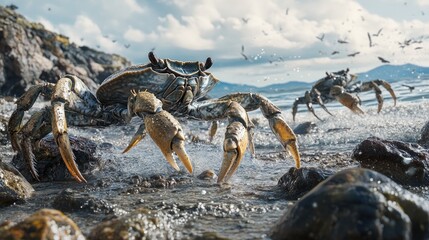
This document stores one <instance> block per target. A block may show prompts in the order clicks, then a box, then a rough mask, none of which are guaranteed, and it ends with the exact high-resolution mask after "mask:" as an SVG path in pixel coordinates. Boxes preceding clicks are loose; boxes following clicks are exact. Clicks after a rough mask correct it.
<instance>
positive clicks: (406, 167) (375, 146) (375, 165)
mask: <svg viewBox="0 0 429 240" xmlns="http://www.w3.org/2000/svg"><path fill="white" fill-rule="evenodd" d="M352 157H353V158H354V159H355V160H357V161H358V162H359V163H360V164H361V166H362V167H364V168H369V169H372V170H375V171H377V172H380V173H382V174H384V175H386V176H388V177H390V178H392V179H393V180H394V181H395V182H397V183H400V184H404V185H411V186H421V185H427V184H429V172H428V170H429V168H428V167H429V165H428V164H429V162H428V161H429V153H428V152H426V151H425V149H423V148H422V147H421V146H419V145H418V144H413V143H406V142H401V141H389V140H384V139H380V138H376V137H370V138H368V139H366V140H364V141H363V142H361V143H360V144H359V145H357V146H356V147H355V149H354V150H353V154H352Z"/></svg>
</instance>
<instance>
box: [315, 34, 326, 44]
mask: <svg viewBox="0 0 429 240" xmlns="http://www.w3.org/2000/svg"><path fill="white" fill-rule="evenodd" d="M316 38H317V39H319V40H320V41H321V42H323V39H324V38H325V34H324V33H322V36H316Z"/></svg>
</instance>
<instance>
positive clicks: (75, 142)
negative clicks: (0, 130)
mask: <svg viewBox="0 0 429 240" xmlns="http://www.w3.org/2000/svg"><path fill="white" fill-rule="evenodd" d="M69 137H70V145H71V148H72V150H73V153H74V155H75V156H76V163H77V165H78V168H79V170H80V171H81V173H82V174H83V175H87V173H89V172H92V171H93V170H95V169H97V168H98V167H99V166H101V165H102V163H101V161H102V160H101V159H99V158H97V157H95V156H94V154H95V151H96V148H97V144H96V143H94V142H93V141H91V140H89V139H86V138H82V137H74V136H69ZM35 146H37V147H36V148H35V149H34V150H33V151H34V155H35V157H36V170H37V172H38V173H39V179H40V181H65V180H73V177H72V176H71V175H70V173H69V171H68V170H67V167H66V165H65V164H64V162H63V160H62V158H61V155H60V152H59V150H58V147H57V145H56V143H55V141H54V139H53V136H52V135H48V136H47V137H45V138H43V139H42V140H41V141H40V142H39V144H35ZM12 164H13V165H14V166H15V167H16V168H17V169H18V170H19V171H20V172H21V173H22V175H23V176H24V177H25V178H26V179H27V180H28V181H30V182H32V181H34V179H33V177H32V175H31V173H30V171H29V170H28V166H27V164H26V162H25V161H24V160H23V159H22V156H21V154H17V155H15V156H14V157H13V159H12Z"/></svg>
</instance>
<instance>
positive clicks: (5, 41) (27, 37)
mask: <svg viewBox="0 0 429 240" xmlns="http://www.w3.org/2000/svg"><path fill="white" fill-rule="evenodd" d="M0 26H1V29H0V95H9V96H20V95H21V94H23V93H24V91H25V90H26V89H28V87H29V86H31V85H33V84H35V82H34V80H35V79H41V80H43V81H48V82H56V81H58V80H59V78H60V76H64V75H65V74H66V73H68V74H74V75H77V76H79V78H81V79H82V80H83V81H84V82H85V83H86V84H87V85H88V86H89V87H90V89H91V90H95V88H96V87H97V84H98V83H100V82H101V81H102V80H104V79H105V78H106V77H107V76H109V75H110V74H112V73H113V72H115V71H117V70H119V69H121V68H124V67H126V66H130V65H131V63H130V61H128V60H127V59H125V58H123V57H120V56H118V55H116V54H106V53H102V52H99V51H96V50H94V49H91V48H88V47H85V46H77V45H76V44H75V43H72V42H70V41H69V38H68V37H66V36H64V35H61V34H57V33H54V32H51V31H48V30H47V29H45V28H44V26H43V25H42V24H40V23H34V22H29V21H27V20H26V19H25V18H24V17H23V16H22V15H20V14H18V13H16V12H15V11H13V10H12V9H8V8H5V7H3V6H0Z"/></svg>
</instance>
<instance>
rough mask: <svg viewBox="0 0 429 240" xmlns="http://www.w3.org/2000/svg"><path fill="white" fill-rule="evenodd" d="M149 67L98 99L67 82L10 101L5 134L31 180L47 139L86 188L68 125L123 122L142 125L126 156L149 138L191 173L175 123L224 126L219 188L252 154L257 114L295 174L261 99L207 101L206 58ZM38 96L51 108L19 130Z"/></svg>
mask: <svg viewBox="0 0 429 240" xmlns="http://www.w3.org/2000/svg"><path fill="white" fill-rule="evenodd" d="M149 60H150V62H149V63H147V64H143V65H135V66H131V67H127V68H125V69H122V70H120V71H118V72H116V73H114V74H112V75H111V76H109V77H108V78H107V79H105V80H104V81H103V83H102V84H101V85H100V87H99V88H98V90H97V92H96V95H94V94H93V93H91V91H90V90H89V89H88V87H87V86H86V85H85V84H84V83H83V82H82V80H80V79H79V78H78V77H77V76H73V75H66V76H64V77H62V78H61V79H59V80H58V82H57V83H56V84H52V83H46V84H40V85H35V86H32V87H31V88H30V89H29V90H28V91H26V92H25V93H24V94H23V95H22V96H21V97H20V98H19V99H18V100H17V102H16V104H17V108H16V110H15V111H14V112H13V113H12V115H11V117H10V119H9V125H8V131H9V135H10V137H11V142H12V147H13V149H14V150H17V151H18V150H19V151H20V152H21V153H22V154H23V157H24V159H25V160H26V161H27V165H28V167H29V170H30V172H31V173H32V175H33V177H34V178H35V179H38V174H37V171H36V169H35V160H34V154H33V148H34V147H37V144H36V143H37V142H38V141H39V140H40V139H42V138H43V137H44V136H46V135H47V134H48V133H50V132H52V133H53V136H54V138H55V141H56V144H57V145H58V147H59V150H60V154H61V156H62V159H63V161H64V163H65V165H66V166H67V169H68V170H69V172H70V173H71V175H72V176H73V177H74V178H75V179H76V180H77V181H78V182H86V180H85V178H84V177H83V176H82V174H81V173H80V171H79V169H78V167H77V165H76V163H75V156H74V155H73V152H72V150H71V147H70V142H69V136H68V133H67V124H70V125H75V126H108V125H111V124H125V123H128V122H129V121H130V120H131V118H132V117H135V116H137V117H139V118H141V119H142V120H143V122H142V123H141V125H140V127H139V128H138V130H137V132H136V133H135V135H134V136H133V137H132V139H131V141H130V143H129V145H128V147H126V149H125V150H124V152H127V151H128V150H129V149H131V148H132V147H134V146H136V145H137V143H138V142H139V141H140V140H141V139H143V138H144V137H145V135H146V133H149V135H150V136H151V138H152V139H153V140H154V141H155V143H156V144H157V146H158V147H159V148H160V150H161V152H162V153H163V154H164V156H165V158H166V159H167V161H168V162H169V163H170V164H171V166H172V167H173V168H174V169H176V170H179V167H178V165H177V164H176V162H175V160H174V157H173V153H175V154H176V155H177V156H178V158H179V159H180V160H181V162H182V163H183V165H184V166H185V167H186V169H187V170H188V171H189V172H190V173H192V171H193V167H192V164H191V161H190V158H189V156H188V154H187V153H186V151H185V146H184V143H185V142H184V140H185V137H184V136H185V135H184V133H183V130H182V128H181V126H180V124H179V122H178V121H177V120H176V118H182V117H184V118H189V119H198V120H206V121H212V122H216V121H217V120H221V119H228V122H229V123H228V126H227V128H226V133H225V139H224V143H223V151H224V154H223V155H224V158H223V162H222V166H221V168H220V172H219V174H218V176H219V177H218V182H219V183H221V182H225V181H227V180H228V179H229V178H230V177H231V176H232V175H233V173H234V172H235V171H236V170H237V168H238V166H239V164H240V161H241V159H242V158H243V155H244V152H245V150H246V148H247V146H248V145H249V148H250V150H251V152H252V154H254V147H253V140H252V137H253V128H254V126H253V124H252V123H251V121H250V120H249V117H248V115H247V111H252V110H256V109H258V108H259V109H260V110H261V111H262V113H263V115H264V116H265V117H266V118H267V119H268V121H269V124H270V127H271V129H272V131H273V132H274V134H275V135H276V136H277V138H278V139H279V141H280V143H281V144H282V146H283V147H284V148H285V149H287V150H289V151H290V153H291V154H292V156H293V158H294V160H295V165H296V167H299V166H300V155H299V152H298V147H297V143H296V136H295V134H294V133H293V131H292V129H291V128H290V127H289V126H288V124H287V123H286V121H285V120H284V118H283V117H282V113H281V111H280V109H279V108H278V107H276V106H275V105H274V104H273V103H271V101H269V100H268V99H267V98H266V97H264V96H262V95H259V94H255V93H233V94H229V95H226V96H224V97H221V98H219V99H206V98H205V96H206V95H207V93H208V92H209V91H210V90H211V89H212V88H213V87H214V86H215V84H216V83H217V82H218V81H219V80H218V79H216V78H215V77H214V76H213V75H212V74H211V73H209V72H207V71H206V70H208V69H209V68H210V67H211V66H212V64H213V63H212V60H211V58H207V60H206V61H205V63H202V62H182V61H176V60H170V59H158V58H157V57H155V55H154V54H153V53H152V52H150V53H149ZM39 95H44V96H47V97H50V99H51V106H48V107H45V108H43V109H41V110H40V111H37V112H35V113H34V114H33V115H32V116H31V117H30V118H29V120H28V121H27V122H26V123H25V124H24V125H23V126H21V122H22V120H23V116H24V113H25V111H27V110H29V109H30V108H31V107H32V106H33V104H34V102H35V101H36V99H37V97H38V96H39ZM216 130H217V124H212V127H211V129H210V131H209V137H210V138H213V136H214V134H215V133H216Z"/></svg>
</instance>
